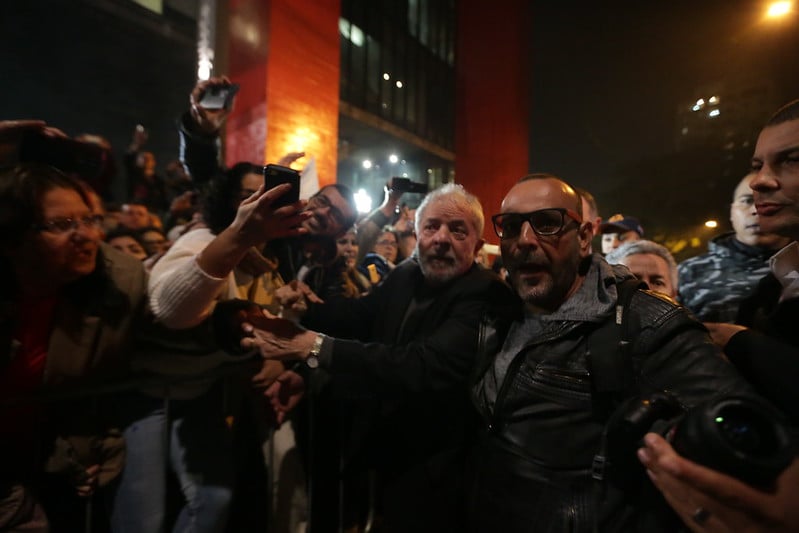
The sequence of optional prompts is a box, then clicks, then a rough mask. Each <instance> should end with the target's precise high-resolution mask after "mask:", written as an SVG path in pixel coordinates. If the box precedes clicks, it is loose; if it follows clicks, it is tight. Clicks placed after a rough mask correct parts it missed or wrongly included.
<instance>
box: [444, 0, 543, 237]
mask: <svg viewBox="0 0 799 533" xmlns="http://www.w3.org/2000/svg"><path fill="white" fill-rule="evenodd" d="M527 4H528V3H527V2H526V1H524V0H498V1H497V2H493V3H491V7H490V9H488V8H486V4H485V3H484V2H480V1H477V0H465V1H463V2H458V4H457V6H458V43H457V46H458V48H457V65H456V76H457V78H456V79H457V83H456V92H457V94H456V108H455V109H456V114H455V153H456V160H455V181H456V182H458V183H461V184H463V186H464V187H466V189H467V190H468V191H470V192H472V193H474V194H476V195H477V196H478V197H479V198H480V201H481V202H482V204H483V209H484V210H485V214H486V220H487V219H488V217H489V216H490V215H492V214H494V213H497V212H499V206H500V203H501V202H502V198H503V197H504V195H505V193H506V192H507V190H508V189H510V187H511V186H512V185H513V183H515V181H516V180H517V179H518V178H520V177H521V176H523V175H524V174H526V173H527V172H528V166H529V128H530V124H529V116H530V104H529V99H530V88H529V85H530V84H529V77H528V73H529V62H530V61H529V53H528V50H529V45H528V44H527V38H526V32H527V31H529V16H528V13H527V10H528V6H527ZM484 235H485V238H486V240H487V241H488V242H490V243H494V244H496V243H497V242H498V239H497V237H496V235H494V231H493V230H492V229H491V224H490V223H488V224H486V231H485V234H484Z"/></svg>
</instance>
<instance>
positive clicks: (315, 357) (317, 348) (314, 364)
mask: <svg viewBox="0 0 799 533" xmlns="http://www.w3.org/2000/svg"><path fill="white" fill-rule="evenodd" d="M324 340H325V336H324V335H322V334H321V333H317V334H316V338H315V339H314V341H313V346H311V351H310V352H308V357H306V358H305V364H306V365H308V368H319V352H321V351H322V341H324Z"/></svg>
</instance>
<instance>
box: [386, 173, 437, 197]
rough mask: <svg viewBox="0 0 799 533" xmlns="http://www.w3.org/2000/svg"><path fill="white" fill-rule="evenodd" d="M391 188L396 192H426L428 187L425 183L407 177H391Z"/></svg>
mask: <svg viewBox="0 0 799 533" xmlns="http://www.w3.org/2000/svg"><path fill="white" fill-rule="evenodd" d="M391 189H392V190H394V191H397V192H403V193H404V192H413V193H418V194H427V191H428V187H427V184H426V183H417V182H415V181H411V180H409V179H408V178H398V177H393V178H391Z"/></svg>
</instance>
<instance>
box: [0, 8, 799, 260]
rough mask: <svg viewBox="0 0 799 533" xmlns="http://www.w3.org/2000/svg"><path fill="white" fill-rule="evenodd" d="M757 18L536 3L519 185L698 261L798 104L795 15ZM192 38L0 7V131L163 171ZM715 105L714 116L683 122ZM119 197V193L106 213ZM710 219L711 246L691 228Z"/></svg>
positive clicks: (187, 24) (104, 13) (758, 11)
mask: <svg viewBox="0 0 799 533" xmlns="http://www.w3.org/2000/svg"><path fill="white" fill-rule="evenodd" d="M767 5H768V3H767V2H763V1H760V0H726V1H723V0H698V1H692V2H688V1H684V0H674V1H670V2H665V1H660V2H658V1H651V2H650V1H647V2H640V1H639V2H633V1H605V2H590V3H589V2H581V1H575V0H561V1H558V2H551V1H546V2H545V1H536V2H533V3H532V4H531V9H530V11H531V13H532V16H531V20H530V25H529V28H530V33H529V39H530V47H529V49H530V50H532V56H531V57H530V58H529V64H530V74H531V75H530V78H531V80H532V81H531V84H532V86H531V96H530V98H531V108H532V111H531V135H530V161H531V162H530V167H531V168H530V170H531V171H546V172H552V173H555V174H557V175H559V176H561V177H563V178H564V179H566V180H567V181H569V182H571V183H573V184H575V185H579V186H582V187H585V188H587V189H588V190H590V191H592V192H593V193H594V194H595V195H596V197H597V199H598V201H599V205H600V212H601V214H602V215H603V216H605V217H607V216H610V215H612V214H613V213H616V212H623V213H626V214H630V215H634V216H637V217H639V218H640V219H641V221H642V223H643V225H644V227H645V229H646V236H647V237H650V238H653V239H655V240H658V241H660V242H664V243H666V244H667V245H669V247H670V248H671V249H672V250H674V251H675V252H677V253H676V255H677V257H678V259H680V258H682V257H685V256H688V255H695V254H697V253H700V252H702V251H704V247H705V241H706V239H707V238H708V237H710V236H712V235H713V234H716V233H718V232H720V231H722V230H724V229H727V228H729V222H728V220H727V219H728V211H729V201H730V197H731V195H732V190H733V188H734V187H735V185H736V184H737V183H738V181H739V180H740V179H741V178H742V177H743V176H744V175H745V174H746V172H747V169H748V161H749V158H750V156H751V154H752V149H753V147H754V141H755V139H756V136H757V132H758V130H759V128H760V126H761V125H762V123H763V122H764V121H765V120H766V119H767V117H768V115H769V114H770V113H771V112H772V111H774V110H775V109H776V108H777V107H778V106H779V105H781V104H783V103H785V102H787V101H789V100H792V99H794V98H797V97H799V68H797V65H799V17H797V14H796V11H797V10H799V6H794V12H793V13H792V14H791V15H790V16H788V17H785V18H784V19H782V20H779V21H771V22H764V21H763V14H764V12H765V9H766V7H767ZM509 16H512V14H509ZM195 38H196V28H195V21H194V20H192V19H191V18H189V17H186V16H184V15H182V14H181V13H177V12H171V11H169V10H168V9H167V11H166V12H165V14H164V16H158V15H155V14H153V13H150V12H149V11H147V10H146V9H143V8H141V7H139V6H137V5H136V4H133V3H132V2H128V1H125V0H26V1H24V2H22V1H11V2H2V3H0V65H2V73H3V84H2V89H1V90H2V94H3V98H1V99H0V118H3V119H12V118H41V119H45V120H47V121H48V122H49V123H51V124H53V125H56V126H58V127H60V128H62V129H64V130H65V132H66V133H67V134H70V135H76V134H79V133H84V132H87V133H98V134H101V135H104V136H105V137H107V138H108V139H109V140H110V141H111V143H112V144H113V146H114V148H115V151H116V154H117V158H118V159H120V160H121V156H122V154H123V153H124V151H125V149H126V147H127V145H128V144H129V142H130V137H131V133H132V131H133V128H134V126H135V125H136V124H139V123H141V124H143V125H144V126H146V127H147V129H148V130H149V132H150V142H149V145H148V146H147V149H149V150H151V151H153V152H154V153H155V154H156V157H157V159H158V162H159V168H160V169H163V167H164V165H165V164H166V163H167V162H168V161H169V160H170V159H174V158H175V157H176V156H177V151H178V146H177V135H176V133H175V128H174V122H175V119H176V118H177V116H178V115H179V114H180V113H181V112H182V111H183V110H185V108H186V106H187V99H188V92H189V91H190V89H191V87H192V86H193V84H194V79H195V71H196V44H195ZM486 46H490V43H486ZM520 53H524V52H523V51H520ZM501 60H502V58H498V61H501ZM487 75H490V73H487ZM712 94H716V95H718V96H719V97H720V98H721V103H720V105H719V109H720V111H721V115H720V116H719V117H716V118H715V119H707V118H706V117H704V118H702V117H700V115H702V113H698V114H693V115H692V114H691V112H690V111H689V108H690V106H691V105H692V104H693V103H694V102H695V101H696V100H697V99H698V98H700V97H704V98H708V97H709V96H711V95H712ZM692 121H693V122H692ZM686 124H687V125H688V127H689V128H688V129H689V132H690V134H688V135H682V134H681V131H682V128H683V127H685V126H686ZM120 171H121V168H120ZM456 179H457V177H456ZM124 191H125V186H124V182H123V181H121V180H118V182H117V183H116V185H115V186H114V188H113V194H114V196H115V197H116V199H118V200H122V199H124ZM710 218H715V219H717V220H718V221H719V222H720V228H719V229H718V230H708V229H706V228H704V227H703V225H702V224H703V223H704V221H705V220H707V219H710Z"/></svg>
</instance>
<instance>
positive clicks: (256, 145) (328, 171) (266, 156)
mask: <svg viewBox="0 0 799 533" xmlns="http://www.w3.org/2000/svg"><path fill="white" fill-rule="evenodd" d="M228 8H229V11H228V31H229V35H228V37H227V44H228V57H229V62H228V64H229V69H228V72H229V76H230V78H231V79H232V80H233V81H235V82H239V83H241V84H242V90H241V93H240V95H239V98H238V101H237V103H236V109H235V110H234V112H233V114H232V115H231V117H230V119H229V120H228V125H227V137H226V143H225V148H226V160H227V163H228V164H231V163H234V162H236V161H241V160H251V161H255V162H261V161H263V162H274V161H277V160H278V159H279V158H280V157H281V156H282V155H284V154H285V153H287V152H293V151H304V152H306V153H307V154H308V156H313V157H315V158H316V165H317V172H318V174H319V181H320V185H325V184H328V183H334V182H335V181H336V155H337V144H338V103H339V35H338V18H339V12H340V9H341V5H340V1H339V0H229V2H228ZM305 162H307V158H306V159H303V160H300V161H299V162H298V164H297V165H296V166H298V167H299V166H302V165H303V164H304V163H305Z"/></svg>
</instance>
